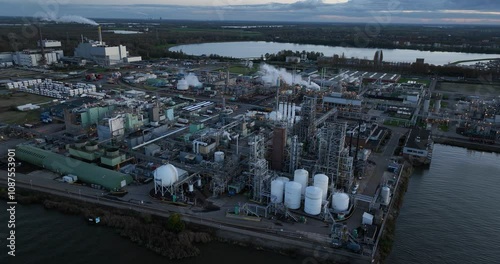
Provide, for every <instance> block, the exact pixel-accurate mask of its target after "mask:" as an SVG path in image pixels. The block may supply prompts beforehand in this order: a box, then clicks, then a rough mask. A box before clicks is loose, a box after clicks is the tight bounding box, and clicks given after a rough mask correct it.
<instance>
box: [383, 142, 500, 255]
mask: <svg viewBox="0 0 500 264" xmlns="http://www.w3.org/2000/svg"><path fill="white" fill-rule="evenodd" d="M499 186H500V155H498V154H492V153H486V152H478V151H471V150H467V149H464V148H458V147H449V146H444V145H436V146H435V148H434V152H433V159H432V164H431V167H430V169H429V170H420V171H416V172H415V173H414V174H413V176H412V178H411V180H410V183H409V185H408V191H407V193H406V195H405V198H404V202H403V207H402V208H401V211H400V215H399V217H398V219H397V224H396V239H395V243H394V247H393V249H392V253H391V255H390V257H389V261H388V263H402V264H403V263H404V264H411V263H422V264H424V263H425V264H427V263H440V264H441V263H499V261H500V256H499V255H498V254H499V253H500V251H499V249H500V239H499V238H498V234H500V207H499V206H498V204H497V203H498V201H500V192H499V191H498V188H499Z"/></svg>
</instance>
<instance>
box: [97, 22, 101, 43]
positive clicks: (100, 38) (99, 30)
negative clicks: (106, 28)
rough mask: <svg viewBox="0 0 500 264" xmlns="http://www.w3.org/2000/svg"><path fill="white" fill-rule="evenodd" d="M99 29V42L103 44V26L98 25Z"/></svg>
mask: <svg viewBox="0 0 500 264" xmlns="http://www.w3.org/2000/svg"><path fill="white" fill-rule="evenodd" d="M97 31H98V32H99V44H102V32H101V26H97Z"/></svg>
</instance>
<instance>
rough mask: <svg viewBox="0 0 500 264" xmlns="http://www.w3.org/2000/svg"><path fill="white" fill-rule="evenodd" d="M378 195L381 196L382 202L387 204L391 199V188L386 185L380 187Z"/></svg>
mask: <svg viewBox="0 0 500 264" xmlns="http://www.w3.org/2000/svg"><path fill="white" fill-rule="evenodd" d="M380 196H381V198H382V204H384V205H388V204H389V202H390V199H391V189H390V188H389V187H387V186H384V187H382V191H381V192H380Z"/></svg>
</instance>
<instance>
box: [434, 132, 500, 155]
mask: <svg viewBox="0 0 500 264" xmlns="http://www.w3.org/2000/svg"><path fill="white" fill-rule="evenodd" d="M432 140H433V141H434V143H438V144H443V145H448V146H454V147H462V148H466V149H469V150H477V151H487V152H495V153H500V145H489V144H483V143H478V142H471V141H468V140H467V139H461V138H454V137H443V136H436V135H433V138H432Z"/></svg>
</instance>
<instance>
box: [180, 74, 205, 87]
mask: <svg viewBox="0 0 500 264" xmlns="http://www.w3.org/2000/svg"><path fill="white" fill-rule="evenodd" d="M184 79H185V80H186V82H187V83H188V84H189V86H193V87H200V86H201V85H202V83H201V82H200V81H199V80H198V77H196V75H195V74H194V73H192V72H190V73H189V74H188V75H187V76H186V77H185V78H184Z"/></svg>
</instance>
